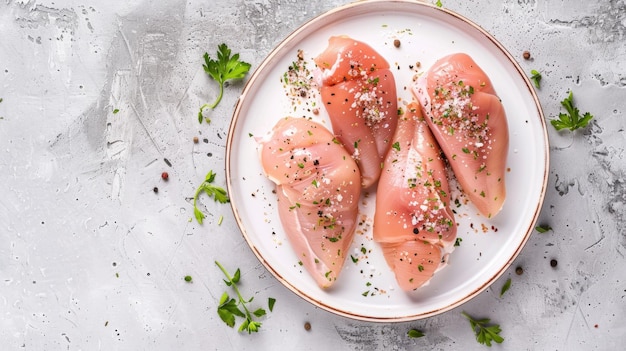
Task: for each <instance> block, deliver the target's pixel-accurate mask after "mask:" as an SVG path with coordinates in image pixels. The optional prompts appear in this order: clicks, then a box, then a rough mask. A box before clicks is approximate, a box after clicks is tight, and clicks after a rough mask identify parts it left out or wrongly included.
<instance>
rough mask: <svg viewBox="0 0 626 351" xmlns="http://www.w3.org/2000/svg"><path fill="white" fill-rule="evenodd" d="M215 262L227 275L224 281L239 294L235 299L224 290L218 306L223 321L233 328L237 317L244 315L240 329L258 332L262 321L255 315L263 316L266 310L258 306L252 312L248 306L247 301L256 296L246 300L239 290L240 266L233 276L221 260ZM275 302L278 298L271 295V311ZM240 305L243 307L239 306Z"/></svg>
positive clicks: (269, 301) (269, 302)
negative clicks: (255, 318) (257, 319)
mask: <svg viewBox="0 0 626 351" xmlns="http://www.w3.org/2000/svg"><path fill="white" fill-rule="evenodd" d="M215 264H216V265H217V266H218V267H219V269H220V270H221V271H222V273H224V276H225V277H226V279H224V283H226V285H227V286H230V287H231V288H233V290H234V291H235V293H236V294H237V299H235V298H231V297H229V296H228V293H227V292H224V293H223V294H222V297H221V298H220V304H219V306H218V307H217V314H218V315H219V316H220V318H221V319H222V321H224V323H226V325H228V326H229V327H231V328H233V327H234V326H235V319H236V318H235V317H243V318H245V320H244V321H243V322H241V324H240V325H239V331H240V332H242V331H247V332H248V334H251V333H253V332H255V333H256V332H258V331H259V328H261V322H259V321H255V320H254V317H253V316H255V317H257V318H259V317H263V316H264V315H265V314H266V312H265V310H264V309H263V308H257V309H256V310H254V311H253V312H250V310H249V309H248V307H247V306H246V304H247V303H250V302H252V300H253V299H254V297H251V298H250V299H248V300H245V299H244V298H243V296H241V292H239V288H238V287H237V283H239V280H240V279H241V271H240V270H239V268H237V271H236V272H235V274H234V275H233V276H231V275H230V274H229V273H228V271H226V268H224V266H222V265H221V264H220V263H219V262H217V261H215ZM275 302H276V299H273V298H271V297H270V298H269V300H268V306H269V309H270V311H272V310H273V308H274V303H275ZM240 306H241V308H239V307H240Z"/></svg>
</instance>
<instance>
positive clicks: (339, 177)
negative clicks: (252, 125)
mask: <svg viewBox="0 0 626 351" xmlns="http://www.w3.org/2000/svg"><path fill="white" fill-rule="evenodd" d="M260 157H261V163H262V166H263V169H264V172H265V174H266V176H267V177H268V178H269V179H270V180H272V181H273V182H274V183H276V193H277V195H278V214H279V217H280V220H281V223H282V226H283V228H284V230H285V232H286V234H287V237H288V238H289V242H290V243H291V246H292V247H293V249H294V250H295V252H296V255H297V256H298V259H299V260H300V262H302V264H303V265H304V267H305V268H306V270H307V271H308V272H309V273H310V274H311V276H312V277H313V278H314V279H315V281H316V282H317V284H318V285H319V286H320V287H323V288H328V287H330V286H331V285H332V284H333V283H334V282H335V281H336V279H337V277H338V275H339V273H340V272H341V269H342V267H343V264H344V261H345V257H346V254H347V252H348V248H349V247H350V244H351V243H352V238H353V236H354V231H355V228H356V223H357V222H356V221H357V215H358V200H359V196H360V194H361V185H360V179H361V174H360V172H359V169H358V167H357V165H356V163H355V162H354V160H353V159H352V158H351V157H350V155H349V154H348V153H347V152H346V151H345V149H344V148H343V147H342V146H341V145H340V144H338V143H337V142H336V140H335V139H334V137H333V135H332V134H331V133H330V131H329V130H328V129H326V128H325V127H324V126H322V125H321V124H318V123H316V122H313V121H310V120H307V119H303V118H290V117H288V118H284V119H281V120H280V121H279V122H278V123H277V124H276V126H275V127H274V128H273V130H272V133H271V135H270V136H269V137H268V138H266V139H264V140H262V141H261V149H260Z"/></svg>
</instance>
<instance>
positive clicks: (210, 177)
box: [193, 171, 230, 224]
mask: <svg viewBox="0 0 626 351" xmlns="http://www.w3.org/2000/svg"><path fill="white" fill-rule="evenodd" d="M214 180H215V173H213V171H209V173H207V175H206V177H205V179H204V182H202V184H200V186H199V187H198V189H196V193H195V194H194V196H193V215H194V216H195V217H196V220H197V221H198V223H200V224H202V221H203V220H204V218H205V215H204V213H202V211H200V209H199V208H198V206H197V204H196V203H197V201H198V196H200V194H201V193H202V192H205V193H206V194H207V195H208V196H209V197H213V199H214V200H215V201H216V202H219V203H222V204H224V203H227V202H229V201H230V199H229V198H228V194H226V190H224V188H221V187H218V186H215V185H213V184H211V183H213V181H214ZM220 222H221V221H220Z"/></svg>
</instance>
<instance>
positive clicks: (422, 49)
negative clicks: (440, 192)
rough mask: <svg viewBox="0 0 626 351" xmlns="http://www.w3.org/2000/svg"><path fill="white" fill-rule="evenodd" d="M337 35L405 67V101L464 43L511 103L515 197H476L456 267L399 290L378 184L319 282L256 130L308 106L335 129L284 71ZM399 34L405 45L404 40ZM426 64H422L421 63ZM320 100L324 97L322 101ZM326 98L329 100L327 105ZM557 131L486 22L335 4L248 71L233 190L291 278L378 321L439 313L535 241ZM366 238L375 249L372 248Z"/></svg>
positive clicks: (453, 260)
mask: <svg viewBox="0 0 626 351" xmlns="http://www.w3.org/2000/svg"><path fill="white" fill-rule="evenodd" d="M333 35H348V36H351V37H353V38H354V39H357V40H360V41H364V42H366V43H368V44H369V45H371V46H372V47H373V48H374V49H375V50H377V51H378V52H379V53H380V54H381V55H382V56H383V57H385V58H386V59H387V61H388V62H389V63H390V64H391V65H392V67H394V66H395V67H394V74H395V79H396V84H397V91H398V94H399V97H400V98H401V99H402V101H401V102H400V104H403V103H405V102H408V101H409V100H411V94H410V91H409V89H408V87H409V85H410V84H411V81H412V78H413V76H414V75H415V74H416V70H417V68H416V67H420V68H419V70H421V71H424V70H426V69H428V68H429V67H430V66H431V65H432V64H433V63H434V62H435V60H437V59H438V58H440V57H442V56H445V55H447V54H450V53H453V52H465V53H467V54H469V55H470V56H472V57H473V58H474V60H475V61H476V62H477V63H478V65H479V66H481V68H482V69H483V70H484V71H485V72H486V73H487V75H489V76H490V78H491V80H492V83H493V84H494V86H495V88H496V91H497V92H498V95H499V97H500V98H501V99H502V102H503V104H504V106H505V109H506V112H507V118H508V122H509V134H510V148H509V154H508V159H507V166H508V168H509V170H508V172H507V174H506V184H507V199H506V202H505V204H504V207H503V209H502V211H501V212H500V213H499V214H498V215H497V216H495V217H494V218H491V219H488V218H485V217H483V216H480V215H479V214H478V212H477V211H476V209H475V208H474V207H473V206H472V205H471V204H464V205H461V207H458V208H455V211H456V213H457V215H456V218H457V221H458V223H459V228H458V237H459V238H460V239H462V241H461V242H460V245H459V246H457V247H456V250H455V251H454V252H453V253H452V254H451V256H450V261H449V265H448V266H447V267H445V268H444V269H442V270H441V271H439V272H438V273H437V274H435V276H434V278H433V279H432V280H431V281H430V283H429V284H428V285H427V286H424V287H422V288H420V289H418V290H416V291H413V292H408V293H407V292H404V291H402V290H401V289H400V288H398V286H397V284H396V282H395V278H394V275H393V273H392V272H391V270H390V269H389V268H388V266H387V264H386V262H385V260H384V258H383V256H382V254H381V251H380V249H379V247H378V246H377V244H376V243H375V242H373V241H372V228H371V225H372V218H373V213H374V207H375V206H374V205H375V196H376V194H375V193H369V194H368V195H367V196H365V195H364V196H362V199H361V200H362V201H361V203H360V209H361V214H362V216H363V221H362V223H361V225H359V227H358V228H357V233H356V235H355V239H354V243H353V244H352V247H351V251H350V252H349V254H350V255H349V256H350V257H347V260H346V263H345V266H344V269H343V271H342V273H341V275H340V276H339V279H338V280H337V282H336V283H335V285H334V286H333V287H332V288H331V289H328V290H323V289H321V288H319V287H318V286H317V285H316V283H315V282H314V281H313V279H312V278H311V277H310V276H309V274H308V272H306V271H305V270H304V268H303V267H301V266H300V265H299V264H298V258H297V257H296V255H295V254H294V252H293V251H292V249H291V247H290V244H289V242H288V240H287V237H286V235H285V232H284V230H283V228H282V226H281V223H280V220H279V218H278V212H277V202H276V195H275V194H274V193H273V191H274V184H273V183H271V182H270V181H269V180H267V179H266V178H265V176H264V174H263V171H262V167H261V164H260V161H259V158H258V150H257V142H256V139H255V137H257V136H262V135H264V134H266V133H267V132H268V131H270V130H271V128H272V127H273V126H274V124H275V123H276V122H277V121H278V119H280V118H283V117H285V116H295V117H301V116H308V117H313V118H315V119H316V120H320V121H322V122H323V123H325V125H326V126H327V127H328V128H329V129H330V123H329V121H328V119H327V115H325V111H323V108H321V109H320V112H319V114H317V115H316V114H314V113H313V112H311V110H312V102H311V101H310V100H309V101H308V104H305V103H302V104H298V103H297V102H296V103H295V104H294V102H293V101H292V99H291V98H290V97H289V96H288V94H287V93H286V88H285V87H284V86H283V83H282V82H281V78H282V77H283V75H284V74H285V72H287V70H288V67H289V65H291V63H292V62H294V61H296V60H297V55H298V50H302V52H303V54H304V59H305V60H306V61H307V65H308V67H310V68H311V69H312V68H314V64H313V62H312V59H313V58H314V57H315V56H317V55H318V54H319V53H321V52H322V51H323V50H324V49H325V48H326V46H327V44H328V38H329V37H331V36H333ZM395 39H399V40H400V42H401V46H400V47H396V46H394V40H395ZM418 62H419V64H418ZM318 104H319V101H318ZM319 106H322V105H319ZM547 171H548V139H547V133H546V126H545V123H544V118H543V113H542V111H541V107H540V105H539V102H538V99H537V96H536V95H535V93H534V90H533V88H532V86H531V83H530V82H529V80H528V78H527V77H526V76H525V74H524V73H523V71H522V70H521V69H520V67H519V66H518V64H517V63H516V62H515V60H514V59H513V57H512V56H511V55H510V54H509V53H508V52H507V51H506V50H505V49H504V48H503V47H502V45H501V44H499V43H498V42H497V41H496V40H495V39H494V38H493V37H492V36H490V35H489V34H488V33H486V32H485V31H484V30H483V29H481V28H480V27H478V26H477V25H476V24H473V23H472V22H470V21H468V20H467V19H465V18H463V17H461V16H459V15H457V14H455V13H453V12H450V11H448V10H445V9H441V8H437V7H435V6H432V5H428V4H424V3H420V2H415V1H402V0H399V1H365V2H358V3H354V4H349V5H346V6H343V7H339V8H336V9H334V10H332V11H330V12H327V13H325V14H323V15H321V16H319V17H317V18H315V19H313V20H312V21H310V22H308V23H306V24H305V25H303V26H302V27H301V28H299V29H298V30H296V31H295V32H294V33H292V34H291V35H290V36H289V37H287V38H286V39H285V40H284V41H283V42H282V43H280V45H278V47H276V48H275V49H274V50H273V51H272V53H271V54H270V55H269V56H268V57H267V58H266V59H265V60H264V61H263V63H262V64H261V65H260V66H259V67H258V69H257V70H256V72H255V73H254V74H253V75H252V76H251V78H250V80H249V81H248V83H247V85H246V87H245V88H244V91H243V93H242V96H241V98H240V100H239V102H238V104H237V106H236V109H235V112H234V116H233V120H232V122H231V125H230V130H229V133H228V141H227V149H226V174H227V188H228V193H229V194H230V199H231V205H232V208H233V211H234V214H235V218H236V220H237V223H238V225H239V227H240V228H241V231H242V233H243V235H244V237H245V239H246V241H247V242H248V244H249V245H250V247H251V248H252V250H253V252H254V253H255V254H256V255H257V257H258V258H259V260H260V261H261V262H262V263H263V264H264V265H265V267H266V268H267V269H268V270H269V271H270V272H271V273H272V274H273V275H274V276H275V277H276V279H278V280H279V281H280V282H281V283H283V284H284V285H285V286H286V287H287V288H289V289H290V290H292V291H293V292H294V293H296V294H297V295H299V296H301V297H302V298H304V299H305V300H307V301H309V302H311V303H312V304H314V305H316V306H318V307H321V308H323V309H326V310H328V311H330V312H333V313H336V314H339V315H342V316H346V317H350V318H355V319H360V320H368V321H377V322H389V321H407V320H414V319H418V318H424V317H429V316H433V315H435V314H438V313H441V312H444V311H447V310H449V309H451V308H454V307H456V306H459V305H460V304H462V303H464V302H467V301H468V300H470V299H471V298H472V297H474V296H476V295H477V294H478V293H480V292H481V291H483V290H484V289H486V288H487V287H488V286H489V285H490V284H491V283H493V282H494V281H495V280H496V279H497V278H498V277H499V276H500V275H501V274H502V273H503V272H504V271H505V270H506V268H507V267H508V266H509V265H510V264H511V262H512V261H513V260H514V259H515V257H516V256H517V255H518V254H519V252H520V251H521V250H522V248H523V246H524V244H525V243H526V241H527V240H528V238H529V236H530V234H531V232H532V230H533V227H534V223H535V221H536V219H537V216H538V214H539V211H540V209H541V205H542V202H543V198H544V195H545V187H546V181H547V177H548V173H547ZM362 248H364V250H363V251H365V252H363V251H362Z"/></svg>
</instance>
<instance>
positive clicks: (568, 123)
mask: <svg viewBox="0 0 626 351" xmlns="http://www.w3.org/2000/svg"><path fill="white" fill-rule="evenodd" d="M561 105H562V106H563V107H565V110H567V113H559V119H553V120H551V121H550V123H552V126H554V128H555V129H556V130H561V129H565V128H567V129H569V130H571V131H574V130H576V129H578V128H584V127H586V126H587V124H589V121H590V120H591V119H592V118H593V115H591V114H590V113H589V112H585V114H584V115H583V116H582V118H581V117H580V111H578V108H576V107H574V96H573V93H572V92H571V91H570V92H569V96H568V97H567V98H565V99H564V100H563V101H561Z"/></svg>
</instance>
